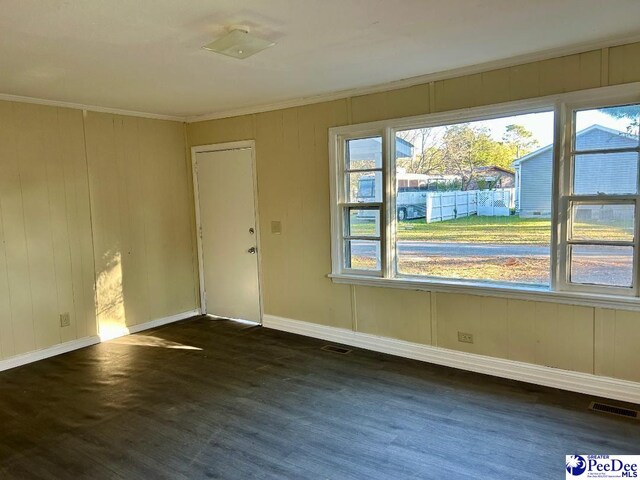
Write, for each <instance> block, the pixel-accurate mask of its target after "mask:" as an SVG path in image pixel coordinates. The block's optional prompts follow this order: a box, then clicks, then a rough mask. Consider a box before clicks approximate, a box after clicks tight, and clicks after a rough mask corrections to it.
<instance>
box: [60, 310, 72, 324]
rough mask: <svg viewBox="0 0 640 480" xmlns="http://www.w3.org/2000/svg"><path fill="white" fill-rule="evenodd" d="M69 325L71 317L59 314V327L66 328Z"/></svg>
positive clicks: (67, 313)
mask: <svg viewBox="0 0 640 480" xmlns="http://www.w3.org/2000/svg"><path fill="white" fill-rule="evenodd" d="M70 325H71V315H70V314H69V312H65V313H61V314H60V326H61V327H68V326H70Z"/></svg>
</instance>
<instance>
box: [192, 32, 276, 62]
mask: <svg viewBox="0 0 640 480" xmlns="http://www.w3.org/2000/svg"><path fill="white" fill-rule="evenodd" d="M274 45H275V43H274V42H270V41H269V40H264V39H262V38H258V37H256V36H254V35H251V34H250V33H249V28H247V27H244V26H237V27H231V28H230V31H229V33H227V34H226V35H225V36H223V37H220V38H218V39H217V40H214V41H213V42H211V43H209V44H208V45H205V46H204V47H202V48H204V49H205V50H210V51H212V52H215V53H220V54H222V55H227V56H229V57H233V58H239V59H241V60H242V59H245V58H247V57H250V56H251V55H255V54H256V53H258V52H261V51H262V50H264V49H266V48H269V47H273V46H274Z"/></svg>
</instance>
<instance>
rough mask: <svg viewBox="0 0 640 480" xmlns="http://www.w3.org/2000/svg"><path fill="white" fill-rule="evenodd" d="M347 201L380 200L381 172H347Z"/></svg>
mask: <svg viewBox="0 0 640 480" xmlns="http://www.w3.org/2000/svg"><path fill="white" fill-rule="evenodd" d="M347 189H348V198H347V202H349V203H367V202H382V172H364V173H347Z"/></svg>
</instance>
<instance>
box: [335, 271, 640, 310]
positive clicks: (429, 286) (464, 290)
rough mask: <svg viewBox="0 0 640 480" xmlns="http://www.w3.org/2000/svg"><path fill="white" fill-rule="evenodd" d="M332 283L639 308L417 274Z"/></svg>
mask: <svg viewBox="0 0 640 480" xmlns="http://www.w3.org/2000/svg"><path fill="white" fill-rule="evenodd" d="M328 277H329V278H331V280H332V281H333V282H334V283H339V284H349V285H361V286H367V287H388V288H400V289H405V290H423V291H427V292H443V293H460V294H467V295H480V296H485V297H502V298H513V299H517V300H529V301H536V302H553V303H562V304H569V305H581V306H588V307H600V308H614V309H618V310H634V311H640V298H636V297H621V296H614V295H598V294H593V293H577V292H552V291H550V290H548V289H546V288H545V287H535V286H531V287H526V286H522V285H517V286H509V285H504V284H487V285H483V284H477V283H475V284H474V283H464V282H454V281H446V280H443V281H434V280H431V279H429V280H427V279H425V280H421V279H417V278H380V277H369V276H364V275H345V274H329V275H328Z"/></svg>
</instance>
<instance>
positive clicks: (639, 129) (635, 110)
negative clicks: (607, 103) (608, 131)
mask: <svg viewBox="0 0 640 480" xmlns="http://www.w3.org/2000/svg"><path fill="white" fill-rule="evenodd" d="M600 111H601V112H602V113H604V114H606V115H609V116H610V117H612V118H615V119H617V120H624V119H627V120H629V124H628V125H627V132H628V133H630V134H633V135H638V134H640V105H622V106H620V107H607V108H601V109H600Z"/></svg>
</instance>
